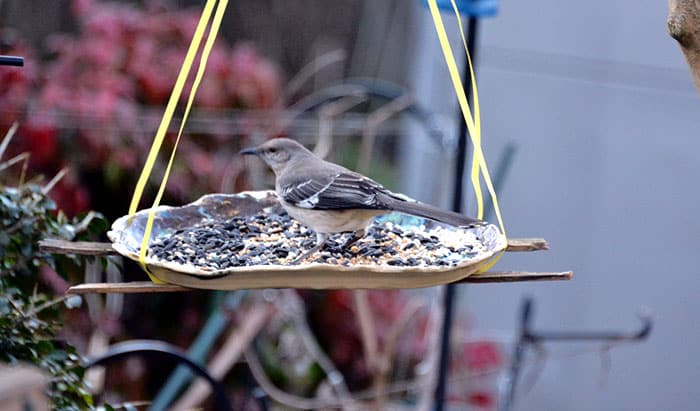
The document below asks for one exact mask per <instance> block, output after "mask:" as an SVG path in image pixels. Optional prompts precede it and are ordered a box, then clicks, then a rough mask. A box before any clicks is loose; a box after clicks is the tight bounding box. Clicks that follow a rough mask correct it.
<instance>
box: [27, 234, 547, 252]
mask: <svg viewBox="0 0 700 411" xmlns="http://www.w3.org/2000/svg"><path fill="white" fill-rule="evenodd" d="M39 248H40V249H41V250H42V251H45V252H47V253H53V254H79V255H111V254H116V253H117V252H116V251H114V248H112V243H96V242H89V241H66V240H58V239H54V238H47V239H44V240H41V241H39ZM547 249H549V245H548V244H547V241H546V240H544V239H543V238H511V239H509V240H508V247H507V248H506V251H509V252H519V251H540V250H547Z"/></svg>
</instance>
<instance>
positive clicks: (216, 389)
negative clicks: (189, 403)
mask: <svg viewBox="0 0 700 411" xmlns="http://www.w3.org/2000/svg"><path fill="white" fill-rule="evenodd" d="M134 354H140V355H145V356H149V357H159V358H163V357H165V358H167V359H171V360H177V362H178V363H181V364H184V365H186V366H187V367H188V368H189V369H190V370H191V371H192V372H194V373H195V374H197V375H198V376H200V377H202V378H204V379H205V380H206V381H207V382H208V383H209V385H210V386H211V389H212V392H213V394H214V402H215V404H216V406H217V409H219V410H226V411H228V410H232V409H233V408H232V407H231V401H230V400H229V398H228V395H227V394H226V387H224V386H223V385H222V384H221V383H220V382H219V381H217V380H215V379H214V378H212V376H211V375H209V373H208V372H207V370H206V369H205V368H204V367H202V366H201V365H199V364H198V363H196V362H194V361H192V360H191V359H190V358H189V357H188V356H187V354H186V353H184V352H183V351H182V350H180V349H179V348H177V347H175V346H173V345H170V344H167V343H165V342H162V341H154V340H132V341H126V342H122V343H117V344H115V345H113V346H112V347H110V348H109V349H108V350H107V352H106V353H104V354H102V355H100V356H98V357H96V358H93V359H90V360H88V361H87V363H86V364H85V368H90V367H93V366H96V365H104V364H106V363H108V362H111V361H114V360H117V359H121V358H123V357H127V356H131V355H134Z"/></svg>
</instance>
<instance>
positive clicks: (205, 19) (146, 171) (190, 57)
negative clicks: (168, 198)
mask: <svg viewBox="0 0 700 411" xmlns="http://www.w3.org/2000/svg"><path fill="white" fill-rule="evenodd" d="M215 4H216V0H207V3H206V5H205V6H204V10H203V11H202V16H201V18H200V20H199V23H198V24H197V28H196V29H195V33H194V35H193V36H192V42H191V44H190V47H189V49H188V50H187V54H186V55H185V61H184V62H183V64H182V68H181V69H180V73H179V75H178V78H177V80H176V82H175V86H174V87H173V92H172V94H171V95H170V100H169V101H168V105H167V106H166V109H165V113H164V114H163V119H162V120H161V123H160V126H159V127H158V131H157V132H156V137H155V139H154V141H153V145H152V147H151V151H150V152H149V155H148V158H147V160H146V164H145V166H144V168H143V170H142V172H141V176H140V177H139V181H138V183H137V185H136V189H135V191H134V196H133V198H132V199H131V206H130V207H129V215H131V214H134V213H135V212H136V208H137V207H138V204H139V201H140V199H141V196H142V194H143V190H144V188H145V185H146V182H147V181H148V178H149V176H150V174H151V171H152V170H153V165H154V164H155V160H156V157H157V155H158V151H159V150H160V147H161V145H162V143H163V139H164V137H165V134H166V132H167V130H168V127H169V125H170V123H171V121H172V117H173V114H174V112H175V107H176V106H177V102H178V101H179V99H180V96H181V95H182V91H183V88H184V85H185V81H186V80H187V77H188V75H189V72H190V70H191V68H192V64H193V63H194V60H195V57H196V54H197V50H199V46H200V44H201V41H202V37H203V34H204V31H205V29H206V26H207V24H208V23H209V21H210V20H211V13H212V10H213V9H214V5H215ZM227 4H228V0H219V3H218V5H217V8H216V13H215V15H214V19H213V21H212V22H211V27H210V28H209V34H208V36H207V41H206V43H205V45H204V49H203V50H202V54H201V56H200V61H199V67H198V69H197V74H196V77H195V80H194V82H193V84H192V89H191V91H190V95H189V98H188V100H187V106H186V108H185V112H184V114H183V117H182V121H181V123H180V128H179V130H178V134H177V138H176V140H175V144H174V146H173V150H172V152H171V153H170V158H169V160H168V164H167V167H166V169H165V173H164V174H163V180H162V181H161V184H160V187H159V189H158V193H157V195H156V198H155V200H154V201H153V206H152V207H151V211H150V212H149V213H148V220H147V221H146V227H145V230H144V234H143V240H142V242H141V249H140V252H139V262H140V263H141V266H142V267H143V269H144V270H145V271H146V273H147V274H148V276H149V277H150V278H151V281H153V282H154V283H157V284H162V283H163V282H162V281H160V280H158V279H157V278H156V277H154V276H153V275H152V274H151V273H150V272H149V270H148V268H147V266H146V252H147V250H148V241H149V239H150V237H151V232H152V230H153V220H154V216H155V208H156V207H158V205H159V204H160V200H161V199H162V197H163V193H164V192H165V186H166V184H167V182H168V177H169V176H170V170H171V169H172V165H173V161H174V159H175V153H176V151H177V147H178V145H179V143H180V138H181V136H182V132H183V130H184V127H185V123H186V122H187V118H188V117H189V113H190V110H191V108H192V104H193V102H194V98H195V95H196V93H197V88H198V87H199V84H200V83H201V80H202V77H203V76H204V70H205V68H206V65H207V60H208V58H209V54H210V52H211V49H212V47H213V45H214V41H215V40H216V35H217V34H218V32H219V28H220V27H221V21H222V19H223V15H224V12H225V11H226V6H227Z"/></svg>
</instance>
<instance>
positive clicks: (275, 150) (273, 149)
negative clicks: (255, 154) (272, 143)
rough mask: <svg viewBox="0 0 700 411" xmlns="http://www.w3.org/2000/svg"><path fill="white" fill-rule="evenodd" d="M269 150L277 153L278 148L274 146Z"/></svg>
mask: <svg viewBox="0 0 700 411" xmlns="http://www.w3.org/2000/svg"><path fill="white" fill-rule="evenodd" d="M267 151H269V152H270V153H276V152H277V149H276V148H274V147H272V148H270V149H269V150H267Z"/></svg>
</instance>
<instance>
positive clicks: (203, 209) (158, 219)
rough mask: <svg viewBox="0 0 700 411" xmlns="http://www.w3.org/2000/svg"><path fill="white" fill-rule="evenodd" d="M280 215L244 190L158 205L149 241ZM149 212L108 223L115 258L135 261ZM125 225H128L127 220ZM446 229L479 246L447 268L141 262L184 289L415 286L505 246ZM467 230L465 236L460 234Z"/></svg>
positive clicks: (483, 233) (270, 195)
mask: <svg viewBox="0 0 700 411" xmlns="http://www.w3.org/2000/svg"><path fill="white" fill-rule="evenodd" d="M279 211H281V206H280V205H279V202H278V201H277V196H276V195H275V193H274V192H272V191H249V192H242V193H238V194H210V195H206V196H204V197H202V198H200V199H199V200H197V201H195V202H193V203H191V204H188V205H185V206H182V207H167V206H160V207H158V208H157V209H156V211H155V219H154V224H153V232H152V239H151V241H155V240H157V239H159V238H163V237H166V236H169V235H171V234H172V233H173V232H175V231H176V230H178V229H182V228H185V227H191V226H194V225H197V224H201V223H204V222H207V221H226V220H229V219H231V218H232V217H235V216H246V215H254V214H259V213H276V212H279ZM148 212H149V210H142V211H140V212H138V213H136V214H135V215H134V216H133V217H131V218H130V217H128V216H124V217H121V218H119V219H118V220H117V221H115V222H114V224H113V225H112V229H111V230H110V231H109V233H108V236H109V238H110V240H111V241H112V243H113V246H114V249H115V250H116V251H117V252H118V253H120V254H121V255H123V256H125V257H128V258H130V259H132V260H135V261H138V259H139V258H138V255H139V249H140V247H141V239H142V237H143V231H144V226H145V224H146V219H147V216H148ZM379 218H382V219H389V220H390V221H391V222H392V223H393V224H395V225H398V226H399V227H401V228H403V229H431V228H433V227H436V226H437V225H438V224H437V223H434V222H432V221H430V220H425V219H423V218H418V217H413V216H406V215H403V214H398V213H390V214H387V215H385V216H381V217H379ZM130 220H131V223H130V224H129V221H130ZM442 227H443V228H444V229H447V230H450V231H465V233H456V234H465V235H470V236H473V237H474V241H478V243H480V244H479V245H480V246H479V247H476V249H477V251H476V252H475V253H472V254H470V255H463V256H461V255H460V256H457V258H458V260H457V261H456V265H452V266H417V267H397V266H391V265H385V264H382V265H379V264H363V265H354V266H343V265H335V264H322V263H316V262H312V263H300V264H298V265H257V266H241V267H233V268H228V269H225V270H214V271H211V270H202V269H201V268H200V267H197V266H194V265H191V264H179V263H176V262H166V261H161V260H157V259H154V258H151V257H147V258H146V264H147V265H148V267H149V269H150V270H151V273H152V274H153V275H154V276H156V277H157V278H158V279H160V280H163V281H165V282H167V283H171V284H178V285H182V286H185V287H192V288H202V289H216V290H235V289H246V288H313V289H339V288H421V287H430V286H434V285H439V284H445V283H448V282H453V281H457V280H460V279H463V278H465V277H467V276H469V275H470V274H473V273H475V272H476V271H477V270H478V269H479V268H481V267H482V266H484V265H485V264H486V263H487V262H488V261H490V260H491V259H492V258H494V257H495V256H496V255H497V254H498V253H499V252H500V251H503V250H504V249H505V247H506V240H505V237H504V236H503V235H502V234H501V232H500V231H499V230H498V228H497V227H496V226H494V225H486V226H484V227H479V228H474V229H469V230H465V229H460V228H454V227H447V226H442ZM466 231H468V233H466Z"/></svg>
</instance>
